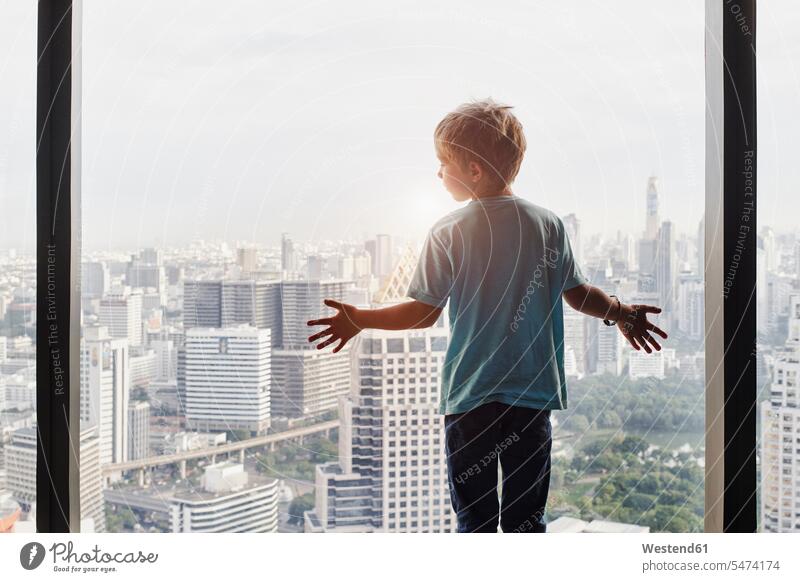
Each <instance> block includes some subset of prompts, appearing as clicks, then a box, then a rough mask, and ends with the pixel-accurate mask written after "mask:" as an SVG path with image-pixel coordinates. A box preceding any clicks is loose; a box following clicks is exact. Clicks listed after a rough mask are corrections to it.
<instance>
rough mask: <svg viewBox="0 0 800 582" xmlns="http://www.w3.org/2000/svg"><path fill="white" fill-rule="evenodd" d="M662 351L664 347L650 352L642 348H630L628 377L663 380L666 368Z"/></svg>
mask: <svg viewBox="0 0 800 582" xmlns="http://www.w3.org/2000/svg"><path fill="white" fill-rule="evenodd" d="M664 352H665V349H662V350H660V351H654V352H653V353H650V354H648V353H647V352H646V351H644V350H633V349H632V350H630V351H629V352H628V377H629V378H631V379H632V380H636V379H638V378H658V379H659V380H663V379H664V377H665V376H666V370H667V361H666V358H665V354H664Z"/></svg>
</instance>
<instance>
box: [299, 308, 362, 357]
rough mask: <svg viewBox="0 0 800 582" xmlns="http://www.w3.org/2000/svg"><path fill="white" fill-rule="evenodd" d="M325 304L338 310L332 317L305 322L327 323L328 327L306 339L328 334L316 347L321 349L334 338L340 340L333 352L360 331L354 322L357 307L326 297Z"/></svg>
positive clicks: (314, 338)
mask: <svg viewBox="0 0 800 582" xmlns="http://www.w3.org/2000/svg"><path fill="white" fill-rule="evenodd" d="M324 303H325V305H327V306H328V307H333V308H334V309H336V310H337V311H338V313H337V314H336V315H334V316H333V317H325V318H323V319H312V320H310V321H308V322H307V323H306V325H327V326H329V327H327V328H325V329H323V330H322V331H320V332H317V333H315V334H314V335H312V336H309V338H308V341H310V342H313V341H316V340H318V339H322V338H324V337H326V336H330V337H329V338H327V339H326V340H325V341H323V342H321V343H319V344H317V349H318V350H321V349H322V348H324V347H326V346H329V345H331V344H332V343H333V342H335V341H336V340H340V341H339V344H338V345H337V346H336V347H335V348H333V353H336V352H338V351H339V350H341V349H342V348H343V347H344V345H345V344H346V343H347V342H349V341H350V340H351V339H352V338H353V337H354V336H356V335H357V334H358V332H360V331H361V329H362V328H361V327H359V325H358V324H357V323H356V322H357V314H358V308H357V307H355V306H354V305H348V304H347V303H340V302H339V301H334V300H333V299H326V300H325V301H324Z"/></svg>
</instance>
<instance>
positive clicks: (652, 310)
mask: <svg viewBox="0 0 800 582" xmlns="http://www.w3.org/2000/svg"><path fill="white" fill-rule="evenodd" d="M639 309H641V310H642V311H644V312H647V313H661V308H660V307H656V306H655V305H639Z"/></svg>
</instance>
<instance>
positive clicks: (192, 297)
mask: <svg viewBox="0 0 800 582" xmlns="http://www.w3.org/2000/svg"><path fill="white" fill-rule="evenodd" d="M221 325H222V281H220V280H217V281H184V282H183V326H184V327H185V328H186V329H189V328H190V327H220V326H221Z"/></svg>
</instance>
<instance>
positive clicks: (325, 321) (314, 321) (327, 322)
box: [306, 317, 333, 325]
mask: <svg viewBox="0 0 800 582" xmlns="http://www.w3.org/2000/svg"><path fill="white" fill-rule="evenodd" d="M332 321H333V320H332V319H331V318H330V317H323V318H322V319H311V320H309V321H307V322H306V325H330V324H331V322H332Z"/></svg>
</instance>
